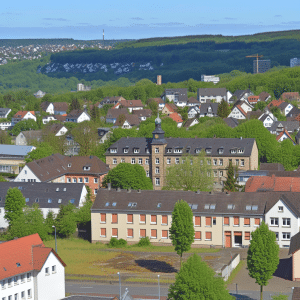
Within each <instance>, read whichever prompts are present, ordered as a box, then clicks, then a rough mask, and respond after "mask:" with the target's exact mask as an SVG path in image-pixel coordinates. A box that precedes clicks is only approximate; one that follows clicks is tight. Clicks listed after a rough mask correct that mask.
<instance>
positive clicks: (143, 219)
mask: <svg viewBox="0 0 300 300" xmlns="http://www.w3.org/2000/svg"><path fill="white" fill-rule="evenodd" d="M140 222H141V223H146V215H140Z"/></svg>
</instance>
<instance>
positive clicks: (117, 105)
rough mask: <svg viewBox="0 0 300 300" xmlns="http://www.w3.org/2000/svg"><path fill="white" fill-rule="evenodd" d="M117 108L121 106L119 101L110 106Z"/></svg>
mask: <svg viewBox="0 0 300 300" xmlns="http://www.w3.org/2000/svg"><path fill="white" fill-rule="evenodd" d="M119 108H121V103H120V102H118V103H116V104H115V105H114V106H113V107H112V109H119Z"/></svg>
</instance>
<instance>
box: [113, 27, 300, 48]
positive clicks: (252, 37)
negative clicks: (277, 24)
mask: <svg viewBox="0 0 300 300" xmlns="http://www.w3.org/2000/svg"><path fill="white" fill-rule="evenodd" d="M280 39H284V40H286V39H295V40H300V30H286V31H271V32H262V33H256V34H249V35H238V36H223V35H221V34H219V35H189V36H176V37H158V38H148V39H139V40H135V41H130V42H126V43H122V44H119V45H118V46H117V47H116V48H119V49H121V48H126V47H150V46H164V45H174V44H186V43H196V42H208V41H209V42H216V43H218V44H222V43H230V42H246V43H250V42H271V41H274V40H280Z"/></svg>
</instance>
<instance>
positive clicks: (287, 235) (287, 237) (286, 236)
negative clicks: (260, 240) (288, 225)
mask: <svg viewBox="0 0 300 300" xmlns="http://www.w3.org/2000/svg"><path fill="white" fill-rule="evenodd" d="M282 239H283V240H290V239H291V233H290V232H283V233H282Z"/></svg>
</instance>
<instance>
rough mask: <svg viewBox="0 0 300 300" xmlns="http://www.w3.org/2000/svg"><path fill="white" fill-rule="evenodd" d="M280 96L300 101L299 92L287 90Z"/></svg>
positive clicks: (284, 98) (283, 98)
mask: <svg viewBox="0 0 300 300" xmlns="http://www.w3.org/2000/svg"><path fill="white" fill-rule="evenodd" d="M280 98H281V99H282V100H288V101H297V102H299V101H300V96H299V93H298V92H286V93H282V94H281V96H280Z"/></svg>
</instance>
